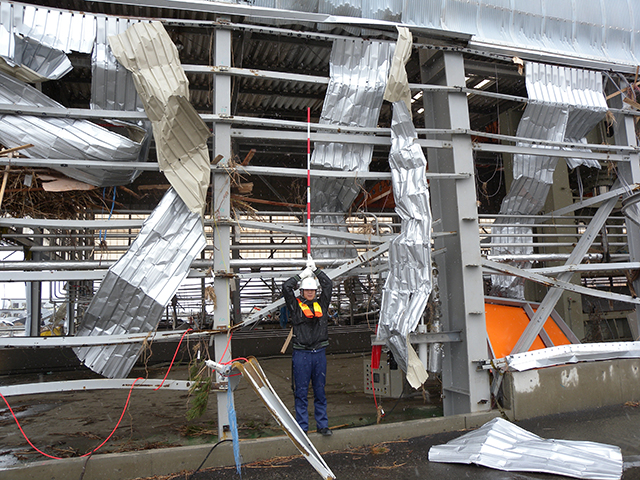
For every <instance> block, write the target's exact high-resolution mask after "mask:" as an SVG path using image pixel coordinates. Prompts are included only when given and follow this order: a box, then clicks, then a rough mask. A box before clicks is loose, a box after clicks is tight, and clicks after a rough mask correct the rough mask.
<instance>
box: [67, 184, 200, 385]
mask: <svg viewBox="0 0 640 480" xmlns="http://www.w3.org/2000/svg"><path fill="white" fill-rule="evenodd" d="M206 243H207V242H206V239H205V236H204V229H203V225H202V220H201V218H200V214H199V213H194V212H192V211H190V209H189V208H187V206H186V204H185V203H184V202H183V201H182V199H181V198H180V197H179V196H178V194H177V193H176V191H175V190H174V189H173V188H171V189H169V190H168V191H167V193H166V194H165V196H164V197H163V198H162V200H161V201H160V203H159V204H158V206H157V207H156V208H155V209H154V210H153V212H152V213H151V215H150V216H149V218H147V220H146V221H145V222H144V224H143V225H142V228H141V230H140V233H139V235H138V236H137V237H136V239H135V241H134V242H133V244H132V245H131V247H130V248H129V250H128V251H127V253H126V254H125V255H123V256H122V257H121V258H120V260H118V261H117V262H116V264H115V265H113V266H112V267H111V268H110V269H109V271H108V272H107V275H106V276H105V278H104V280H103V281H102V283H101V284H100V288H99V289H98V292H97V293H96V294H95V296H94V298H93V300H92V301H91V304H90V305H89V307H88V308H87V311H86V313H85V314H84V317H83V318H82V322H81V324H80V326H79V327H78V332H77V335H78V336H96V335H122V334H131V333H138V332H152V331H153V330H155V328H156V327H157V325H158V322H159V321H160V318H161V317H162V314H163V312H164V309H165V307H166V306H167V305H168V304H169V301H170V300H171V299H172V298H173V296H174V295H175V293H176V291H177V290H178V287H179V286H180V284H181V283H182V281H183V280H184V279H185V278H186V276H187V274H188V273H189V267H190V265H191V262H192V261H193V260H194V259H195V258H196V257H197V256H198V255H199V254H200V252H201V251H202V249H203V248H204V247H205V246H206ZM74 351H75V352H76V355H77V356H78V358H79V359H80V361H82V362H84V364H85V365H86V366H87V367H89V368H91V369H92V370H93V371H94V372H96V373H100V374H101V375H104V376H105V377H109V378H118V377H126V376H127V375H128V373H129V371H130V370H131V368H132V367H133V365H134V364H135V362H136V360H137V358H138V356H139V354H140V352H141V351H142V347H141V346H140V345H128V344H122V345H105V346H98V347H80V348H74Z"/></svg>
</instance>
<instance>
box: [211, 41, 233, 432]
mask: <svg viewBox="0 0 640 480" xmlns="http://www.w3.org/2000/svg"><path fill="white" fill-rule="evenodd" d="M231 40H232V38H231V31H230V30H223V29H217V30H216V31H215V46H214V49H215V50H214V60H215V63H216V65H223V66H229V67H230V66H231ZM213 85H214V87H213V94H214V99H213V101H214V103H213V108H214V111H213V113H214V114H217V115H230V114H231V77H229V76H227V75H216V76H215V77H214V84H213ZM213 134H214V137H213V138H214V141H213V153H212V158H215V157H216V156H217V155H222V160H221V162H220V163H221V164H225V165H226V164H228V163H229V161H230V159H231V126H230V125H229V124H225V123H214V124H213ZM212 183H213V212H212V222H213V246H214V262H213V264H214V270H215V271H216V272H230V271H231V269H230V262H229V260H230V252H231V227H230V223H229V221H228V220H229V218H230V216H231V203H230V198H231V186H230V180H229V175H228V174H227V173H226V171H224V170H223V171H220V170H214V173H213V179H212ZM213 288H214V290H215V294H216V305H215V310H214V320H213V328H214V329H220V330H226V329H227V328H229V326H230V318H229V313H230V308H229V307H230V299H229V278H226V277H221V276H216V277H215V278H214V280H213ZM226 345H227V336H226V335H215V336H214V352H215V360H216V362H218V363H225V362H228V361H229V360H231V345H229V348H227V350H226V352H225V346H226ZM223 353H224V357H223ZM216 377H217V382H219V383H220V382H225V381H226V379H225V378H224V377H222V376H221V375H220V374H219V373H216ZM217 400H218V439H220V440H221V439H223V438H230V432H229V418H228V415H227V393H226V392H218V393H217Z"/></svg>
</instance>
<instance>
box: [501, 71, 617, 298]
mask: <svg viewBox="0 0 640 480" xmlns="http://www.w3.org/2000/svg"><path fill="white" fill-rule="evenodd" d="M525 71H526V87H527V93H528V95H529V102H527V106H526V108H525V111H524V114H523V116H522V118H521V119H520V123H519V124H518V129H517V133H516V135H517V136H518V137H522V138H532V139H540V140H548V141H554V142H581V141H583V138H584V137H585V136H586V135H587V134H588V133H589V132H590V131H591V130H592V129H593V128H594V127H595V125H597V124H598V122H600V121H601V120H602V119H603V118H604V116H605V114H606V112H607V102H606V99H605V98H604V94H603V93H602V74H601V73H600V72H594V71H589V70H580V69H575V68H566V67H556V66H552V65H545V64H537V63H531V62H528V63H526V64H525ZM585 141H586V140H585ZM517 145H518V146H528V147H530V146H532V145H531V144H530V143H527V142H518V144H517ZM535 148H537V149H539V150H540V154H515V155H514V156H513V178H514V180H513V183H512V185H511V189H510V190H509V193H508V194H507V196H506V197H505V198H504V199H503V201H502V205H501V207H500V214H502V215H504V214H512V215H514V218H512V219H509V218H507V219H502V220H500V222H501V223H514V224H516V223H517V224H523V223H524V224H526V223H532V222H530V221H528V220H521V219H519V218H517V217H515V216H516V215H535V214H537V213H539V212H540V211H541V210H542V208H543V207H544V204H545V202H546V199H547V196H548V194H549V190H550V188H551V185H552V183H553V174H554V171H555V168H556V165H557V163H558V157H551V156H548V155H544V150H545V149H554V150H558V149H559V148H560V147H553V146H548V145H535ZM565 150H570V151H575V152H576V155H577V157H574V158H567V164H568V165H569V167H570V168H575V167H578V166H581V165H583V166H586V167H592V168H600V163H599V162H598V161H597V160H589V159H582V158H579V152H580V150H582V151H586V149H570V148H565ZM519 232H520V233H522V234H523V236H521V237H518V236H514V237H507V236H504V237H500V236H494V237H492V242H493V243H500V244H503V245H501V246H500V247H492V255H497V254H516V253H517V254H531V253H533V247H532V246H518V245H517V244H518V243H531V238H532V235H533V230H532V229H531V228H530V227H524V228H520V229H518V231H516V230H514V227H510V226H506V227H504V226H496V227H492V233H493V234H497V235H500V234H508V233H519ZM491 281H492V290H493V292H492V294H494V295H501V296H502V295H504V296H509V297H512V298H524V284H523V280H522V279H521V278H518V277H511V276H508V275H492V276H491Z"/></svg>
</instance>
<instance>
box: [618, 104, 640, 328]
mask: <svg viewBox="0 0 640 480" xmlns="http://www.w3.org/2000/svg"><path fill="white" fill-rule="evenodd" d="M616 120H617V122H616V123H617V126H616V129H615V137H614V138H615V142H616V144H617V145H628V146H630V147H637V146H638V139H637V136H636V129H635V119H634V117H633V116H631V115H624V116H623V115H618V116H617V118H616ZM618 176H619V177H620V178H621V179H622V180H624V182H623V184H627V185H633V184H634V183H637V182H640V155H638V154H637V153H633V154H631V161H630V162H628V163H627V162H624V163H623V162H619V163H618ZM626 225H627V242H628V245H629V261H630V262H637V261H640V227H638V225H636V224H635V223H634V222H631V221H628V220H627V222H626ZM633 288H634V289H635V291H636V292H640V279H636V280H635V281H634V282H633ZM632 318H633V319H632ZM632 318H630V319H629V327H630V328H631V334H632V336H633V339H634V340H638V338H639V337H640V326H639V325H638V319H640V306H637V305H636V314H635V317H633V316H632Z"/></svg>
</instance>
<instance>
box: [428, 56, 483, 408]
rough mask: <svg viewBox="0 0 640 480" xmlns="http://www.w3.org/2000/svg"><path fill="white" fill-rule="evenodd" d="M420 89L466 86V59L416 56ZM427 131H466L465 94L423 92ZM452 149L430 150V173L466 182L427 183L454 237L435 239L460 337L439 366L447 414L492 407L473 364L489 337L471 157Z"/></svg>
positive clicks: (458, 141) (450, 325)
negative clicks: (424, 86) (426, 85)
mask: <svg viewBox="0 0 640 480" xmlns="http://www.w3.org/2000/svg"><path fill="white" fill-rule="evenodd" d="M420 63H421V65H422V81H423V83H430V84H438V85H446V86H463V85H465V71H464V59H463V57H462V55H461V54H459V53H455V52H444V53H442V52H436V53H434V52H427V51H423V50H421V51H420ZM424 107H425V127H427V128H434V127H436V126H437V127H438V128H451V129H460V130H462V131H464V130H468V129H469V110H468V105H467V96H466V94H465V93H462V92H460V93H457V92H448V93H440V92H434V91H431V92H425V93H424ZM451 143H452V149H451V150H450V151H449V150H445V149H429V150H428V157H427V158H428V164H429V171H430V172H436V173H456V174H459V173H462V174H469V177H467V178H463V179H458V180H451V181H445V180H442V181H440V182H432V183H431V194H432V196H431V198H432V209H433V218H434V219H441V220H442V231H455V232H458V234H457V235H453V236H439V237H436V238H435V248H436V249H445V250H446V253H445V254H444V255H440V256H438V257H436V259H435V260H436V263H437V265H438V272H440V273H439V275H440V279H439V286H440V296H441V298H442V299H443V302H442V311H443V329H444V330H447V331H460V332H461V338H462V341H461V342H456V343H446V344H445V347H444V349H445V355H444V360H443V367H442V389H443V396H444V400H443V407H444V414H445V415H455V414H461V413H469V412H480V411H488V410H489V409H490V407H491V402H490V401H489V400H490V389H489V387H490V386H489V377H488V375H487V374H486V373H485V372H481V371H478V370H477V369H476V368H475V365H474V363H473V362H474V361H476V360H480V359H482V358H485V357H486V355H487V332H486V327H485V315H484V295H483V281H482V269H481V267H480V264H481V256H480V238H479V227H478V210H477V206H476V186H475V177H474V175H473V172H474V165H473V151H472V145H471V139H470V137H469V136H468V135H464V134H453V135H451Z"/></svg>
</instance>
